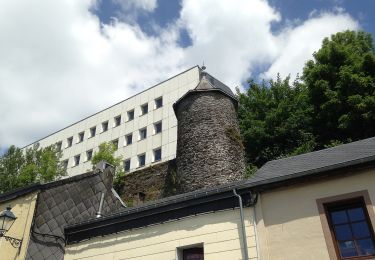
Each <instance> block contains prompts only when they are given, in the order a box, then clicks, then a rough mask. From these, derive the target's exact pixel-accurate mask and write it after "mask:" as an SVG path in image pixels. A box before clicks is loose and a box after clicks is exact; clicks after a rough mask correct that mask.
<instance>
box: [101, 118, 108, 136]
mask: <svg viewBox="0 0 375 260" xmlns="http://www.w3.org/2000/svg"><path fill="white" fill-rule="evenodd" d="M107 131H108V121H105V122H103V123H102V133H103V132H107Z"/></svg>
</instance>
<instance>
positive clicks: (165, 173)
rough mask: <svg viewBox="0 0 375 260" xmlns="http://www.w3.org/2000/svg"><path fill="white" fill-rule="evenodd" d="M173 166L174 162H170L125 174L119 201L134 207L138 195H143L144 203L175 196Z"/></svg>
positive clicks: (174, 168)
mask: <svg viewBox="0 0 375 260" xmlns="http://www.w3.org/2000/svg"><path fill="white" fill-rule="evenodd" d="M175 165H176V164H175V160H170V161H167V162H163V163H158V164H156V165H151V166H149V167H147V168H144V169H140V170H138V171H134V172H131V173H129V174H126V175H125V176H124V186H123V187H122V188H121V190H120V191H119V194H120V196H121V199H122V200H123V201H124V202H125V203H126V204H127V206H135V204H137V202H136V201H137V200H138V194H139V193H144V195H145V198H144V199H145V202H147V201H153V200H157V199H161V198H164V197H166V196H170V195H174V194H176V188H175V185H176V182H175V178H174V175H175V172H176V166H175Z"/></svg>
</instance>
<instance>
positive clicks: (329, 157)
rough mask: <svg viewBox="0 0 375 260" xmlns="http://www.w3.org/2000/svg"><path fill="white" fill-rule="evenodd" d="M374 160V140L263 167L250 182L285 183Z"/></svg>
mask: <svg viewBox="0 0 375 260" xmlns="http://www.w3.org/2000/svg"><path fill="white" fill-rule="evenodd" d="M374 160H375V137H372V138H368V139H364V140H360V141H357V142H352V143H348V144H343V145H339V146H336V147H332V148H328V149H324V150H319V151H316V152H311V153H305V154H301V155H297V156H292V157H289V158H284V159H279V160H274V161H270V162H268V163H266V164H265V165H264V166H263V167H262V168H260V169H259V170H258V171H257V172H256V173H255V175H254V176H253V177H252V178H251V179H250V180H249V181H251V182H262V181H271V180H275V181H276V180H277V179H289V178H294V177H298V176H303V175H310V174H315V173H320V172H324V171H329V170H335V169H339V168H342V167H346V166H352V165H356V164H360V163H365V162H369V161H374Z"/></svg>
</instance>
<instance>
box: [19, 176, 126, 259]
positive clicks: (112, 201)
mask: <svg viewBox="0 0 375 260" xmlns="http://www.w3.org/2000/svg"><path fill="white" fill-rule="evenodd" d="M108 171H109V170H106V171H105V172H103V173H86V174H82V175H81V176H76V177H72V178H69V179H64V180H60V181H57V182H53V183H48V184H45V185H42V188H41V191H40V193H39V194H38V201H37V207H36V212H35V217H34V223H33V227H32V229H33V230H34V231H35V232H32V235H31V237H30V242H29V246H28V250H27V255H26V259H32V260H52V259H53V260H62V259H63V258H64V245H65V243H64V237H63V235H64V227H65V226H66V225H68V224H74V223H76V222H77V221H83V220H88V219H90V218H95V215H96V212H97V211H98V208H99V203H100V197H101V193H102V192H105V194H106V195H105V199H104V204H103V214H104V215H105V214H109V213H113V212H118V211H120V210H122V206H121V203H120V201H119V200H118V199H117V198H116V197H115V196H114V195H113V193H112V191H111V188H112V187H111V186H110V185H108V183H112V179H111V180H108V178H111V175H110V173H109V172H108ZM37 233H43V234H49V235H53V236H58V237H61V239H56V238H51V237H47V236H42V235H38V234H37Z"/></svg>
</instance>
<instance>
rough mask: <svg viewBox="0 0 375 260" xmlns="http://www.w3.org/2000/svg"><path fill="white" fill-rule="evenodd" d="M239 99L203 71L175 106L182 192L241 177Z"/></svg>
mask: <svg viewBox="0 0 375 260" xmlns="http://www.w3.org/2000/svg"><path fill="white" fill-rule="evenodd" d="M237 105H238V101H237V99H236V98H235V96H234V94H233V92H232V91H231V90H230V88H228V87H227V86H225V85H224V84H223V83H221V82H220V81H218V80H216V79H215V78H213V77H212V76H210V75H209V74H207V73H205V72H202V73H201V80H200V82H199V84H198V86H197V87H196V88H195V89H193V90H190V91H188V92H187V93H186V94H185V95H184V96H182V97H181V98H180V99H179V100H178V101H177V102H176V103H175V104H174V105H173V108H174V111H175V114H176V117H177V121H178V124H177V125H178V131H177V136H178V137H177V157H176V162H177V178H178V179H179V181H180V187H179V190H180V192H189V191H193V190H197V189H200V188H205V187H213V186H217V185H220V184H224V183H229V182H233V181H237V180H241V179H242V178H243V176H244V172H245V156H244V149H243V146H242V142H241V137H240V132H239V125H238V118H237Z"/></svg>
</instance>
